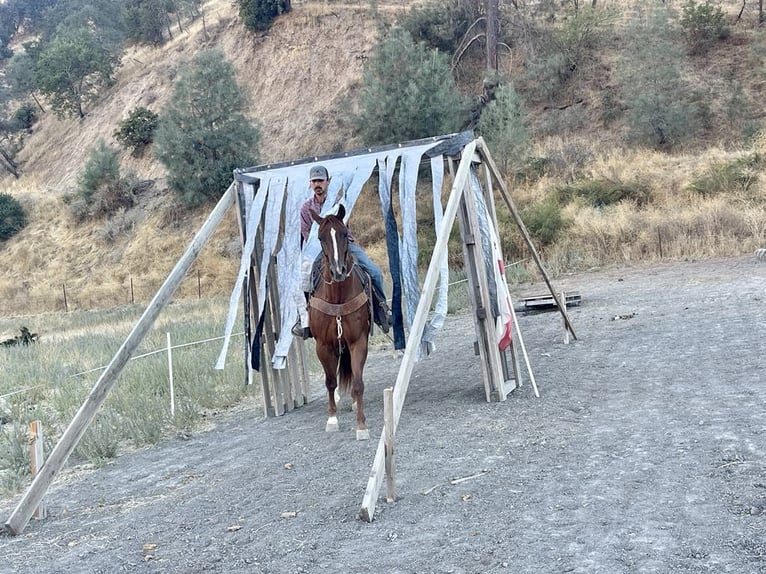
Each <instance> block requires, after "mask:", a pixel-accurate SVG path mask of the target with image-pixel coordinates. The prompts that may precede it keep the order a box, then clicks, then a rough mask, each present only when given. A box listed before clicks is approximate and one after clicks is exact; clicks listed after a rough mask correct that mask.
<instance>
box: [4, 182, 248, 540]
mask: <svg viewBox="0 0 766 574" xmlns="http://www.w3.org/2000/svg"><path fill="white" fill-rule="evenodd" d="M233 204H234V185H233V184H232V185H231V186H229V189H228V190H226V193H224V194H223V196H222V197H221V199H220V200H219V201H218V204H217V205H216V206H215V209H213V211H212V212H211V213H210V216H209V217H208V218H207V221H205V223H204V225H203V226H202V228H201V229H200V230H199V231H198V232H197V235H195V236H194V239H193V240H192V242H191V244H190V245H189V247H188V248H187V249H186V252H184V254H183V255H182V256H181V259H179V260H178V263H176V266H175V267H174V268H173V270H172V271H171V272H170V275H168V278H167V279H165V283H163V284H162V287H160V290H159V291H157V294H156V295H155V296H154V298H153V299H152V300H151V302H150V303H149V306H148V307H147V308H146V310H145V311H144V314H143V315H141V318H140V319H139V320H138V323H136V325H135V327H133V330H132V331H131V332H130V334H129V335H128V338H127V339H125V342H124V343H123V344H122V346H121V347H120V348H119V349H118V351H117V354H116V355H115V356H114V357H113V358H112V361H111V362H110V363H109V365H108V366H107V367H106V370H104V372H103V373H102V374H101V376H100V377H99V379H98V381H96V384H95V385H94V386H93V389H92V390H91V392H90V394H89V395H88V397H87V398H86V399H85V402H84V403H83V404H82V406H81V407H80V410H78V411H77V414H76V415H75V416H74V418H73V419H72V422H71V423H69V426H68V427H67V429H66V430H65V431H64V434H63V435H61V438H60V439H59V442H58V444H56V446H55V447H54V449H53V451H52V452H51V454H50V456H49V457H48V462H47V463H46V464H45V466H43V468H42V469H41V471H40V472H39V473H38V475H37V476H36V477H35V478H34V480H33V481H32V484H31V485H30V486H29V488H28V489H27V491H26V493H25V494H24V496H23V497H22V499H21V502H19V504H18V506H17V507H16V509H15V510H14V511H13V513H12V514H11V516H10V518H9V519H8V521H7V522H6V523H5V527H6V529H7V530H8V532H10V533H11V534H13V535H18V534H20V533H21V532H22V531H23V530H24V528H25V527H26V525H27V524H28V523H29V519H30V517H31V515H32V512H33V511H34V509H35V508H36V507H37V505H38V504H39V503H40V500H41V499H42V497H43V496H44V495H45V491H46V490H48V487H49V486H50V484H51V483H52V482H53V479H54V478H56V475H57V474H58V473H59V471H60V470H61V468H62V467H63V466H64V464H66V461H67V459H68V458H69V455H70V454H72V451H73V450H74V449H75V447H76V446H77V443H78V442H79V441H80V439H81V438H82V435H83V433H85V430H86V429H87V428H88V425H89V424H90V422H91V421H92V420H93V417H94V416H96V413H97V412H98V409H99V408H100V407H101V405H102V403H103V402H104V401H105V400H106V397H107V396H108V394H109V391H110V390H111V389H112V387H113V386H114V385H115V383H116V382H117V377H118V376H119V375H120V373H121V372H122V370H123V368H124V367H125V364H126V363H127V362H128V361H129V360H130V357H131V355H132V354H133V352H134V351H135V350H136V347H138V345H139V344H140V343H141V341H142V340H143V338H144V337H145V336H146V334H147V333H148V332H149V330H150V329H151V328H152V325H154V321H156V319H157V316H158V315H159V314H160V312H161V311H162V310H163V309H164V308H165V306H166V305H167V304H168V302H169V301H170V299H171V297H172V296H173V293H174V292H175V290H176V289H177V288H178V285H179V284H180V283H181V281H182V280H183V278H184V276H185V275H186V273H187V272H188V271H189V268H190V267H191V266H192V264H193V263H194V261H195V260H196V259H197V256H198V255H199V253H200V251H201V250H202V248H203V247H204V246H205V244H206V243H207V242H208V240H209V239H210V237H211V236H212V235H213V232H214V231H215V229H216V227H218V224H219V223H220V222H221V220H222V219H223V216H224V215H225V214H226V211H227V210H228V209H229V208H230V207H231V206H232V205H233Z"/></svg>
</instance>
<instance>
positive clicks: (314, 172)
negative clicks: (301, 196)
mask: <svg viewBox="0 0 766 574" xmlns="http://www.w3.org/2000/svg"><path fill="white" fill-rule="evenodd" d="M314 179H330V177H329V176H328V175H327V169H326V168H325V166H323V165H315V166H314V167H312V168H311V172H310V173H309V180H314Z"/></svg>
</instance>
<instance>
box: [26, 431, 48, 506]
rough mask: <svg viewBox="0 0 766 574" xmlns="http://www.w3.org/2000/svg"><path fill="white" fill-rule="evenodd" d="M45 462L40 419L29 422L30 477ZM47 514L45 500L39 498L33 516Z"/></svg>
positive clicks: (33, 475) (35, 474)
mask: <svg viewBox="0 0 766 574" xmlns="http://www.w3.org/2000/svg"><path fill="white" fill-rule="evenodd" d="M44 462H45V453H44V451H43V424H42V423H41V422H40V421H32V422H30V423H29V466H30V469H31V471H32V478H33V479H34V477H35V476H37V473H38V472H39V471H40V469H41V468H42V467H43V464H44ZM46 514H47V511H46V508H45V502H44V501H43V500H40V503H39V504H38V505H37V508H36V509H35V511H34V517H35V518H39V519H43V518H45V515H46Z"/></svg>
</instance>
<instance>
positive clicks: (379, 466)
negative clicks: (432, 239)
mask: <svg viewBox="0 0 766 574" xmlns="http://www.w3.org/2000/svg"><path fill="white" fill-rule="evenodd" d="M475 149H476V141H475V140H474V141H472V142H470V143H469V144H468V145H466V147H465V148H464V150H463V153H464V154H466V157H471V156H472V155H473V152H474V150H475ZM469 168H470V165H469V162H461V163H460V166H459V167H458V170H457V174H456V175H455V180H454V182H453V183H452V191H451V192H450V198H449V200H448V201H447V206H446V207H445V209H444V217H443V218H442V222H441V225H440V226H439V229H438V231H437V234H436V237H437V239H436V245H434V254H433V256H432V258H431V263H430V264H429V265H428V271H427V272H426V278H425V280H424V282H423V290H422V293H421V296H420V302H419V303H418V307H417V310H416V311H415V318H414V319H413V320H412V326H411V327H410V336H409V338H408V340H407V346H406V347H405V349H404V357H402V364H401V366H400V368H399V374H398V375H397V377H396V383H394V397H393V399H394V401H393V402H394V412H393V415H394V416H393V430H394V434H396V427H397V425H398V423H399V415H400V414H401V412H402V406H403V405H404V397H405V395H406V394H407V387H408V386H409V384H410V376H411V375H412V370H413V368H414V367H415V357H416V354H417V350H418V348H419V347H420V338H421V337H422V336H423V329H424V328H425V325H426V319H427V318H428V313H429V310H430V309H431V302H432V301H433V296H434V289H435V287H436V281H437V279H438V278H439V274H440V270H439V258H440V256H441V254H442V253H443V252H444V251H446V249H447V242H448V241H449V231H450V229H452V224H453V223H454V222H455V215H456V214H457V210H458V206H459V205H460V200H461V198H462V197H463V190H464V189H465V187H466V182H467V180H468V175H469ZM384 467H385V436H384V435H383V433H381V437H380V440H379V441H378V448H377V450H376V451H375V460H374V461H373V463H372V469H371V470H370V477H369V478H368V480H367V488H366V490H365V493H364V497H363V499H362V509H361V512H360V515H361V517H362V518H363V519H364V520H366V521H367V522H372V519H373V517H374V516H375V505H376V503H377V498H378V493H379V492H380V487H381V485H382V483H383V472H384V470H385V468H384Z"/></svg>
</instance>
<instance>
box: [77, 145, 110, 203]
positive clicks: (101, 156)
mask: <svg viewBox="0 0 766 574" xmlns="http://www.w3.org/2000/svg"><path fill="white" fill-rule="evenodd" d="M119 180H120V162H119V160H118V159H117V152H115V151H114V150H113V149H111V148H110V147H109V146H108V145H107V144H106V142H105V141H104V140H103V139H99V140H98V141H97V142H96V145H94V146H93V148H91V150H90V155H89V156H88V159H87V160H86V161H85V168H84V170H83V172H82V173H81V174H80V177H79V178H78V180H77V191H78V193H79V194H80V195H81V196H82V197H84V198H85V199H86V200H87V199H91V198H92V197H93V195H94V194H95V193H96V192H97V191H98V190H99V188H100V187H102V186H108V185H112V184H116V183H117V182H118V181H119Z"/></svg>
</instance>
